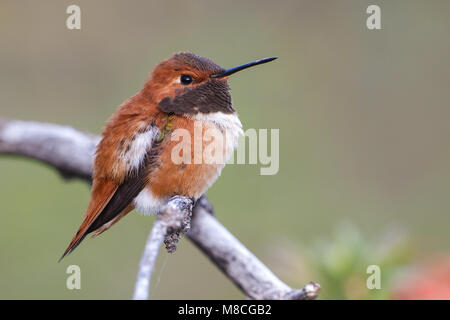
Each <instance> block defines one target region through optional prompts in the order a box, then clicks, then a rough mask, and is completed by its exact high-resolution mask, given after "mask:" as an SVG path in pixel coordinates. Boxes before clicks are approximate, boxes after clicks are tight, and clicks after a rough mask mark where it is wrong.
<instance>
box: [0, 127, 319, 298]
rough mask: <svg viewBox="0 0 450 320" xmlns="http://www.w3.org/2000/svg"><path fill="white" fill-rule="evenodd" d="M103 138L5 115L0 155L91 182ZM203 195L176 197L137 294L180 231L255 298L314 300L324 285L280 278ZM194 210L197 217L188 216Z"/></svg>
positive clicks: (155, 237) (148, 250) (148, 254)
mask: <svg viewBox="0 0 450 320" xmlns="http://www.w3.org/2000/svg"><path fill="white" fill-rule="evenodd" d="M98 141H99V138H98V137H97V136H93V135H90V134H87V133H83V132H81V131H78V130H76V129H73V128H71V127H67V126H60V125H55V124H49V123H39V122H29V121H17V120H5V119H0V154H10V155H21V156H25V157H30V158H34V159H37V160H40V161H42V162H44V163H46V164H48V165H50V166H52V167H54V168H56V169H57V170H58V171H59V172H60V173H61V174H62V175H63V176H64V177H65V178H75V177H78V178H81V179H84V180H86V181H90V179H91V172H92V163H93V155H94V151H95V146H96V144H97V143H98ZM210 208H211V205H210V204H209V203H208V202H207V200H206V199H205V198H201V199H200V200H199V201H198V202H197V204H196V205H195V207H194V209H193V214H192V201H191V200H190V199H188V198H185V197H174V198H172V199H171V201H169V203H168V204H167V205H166V207H165V209H164V210H163V212H162V214H160V215H159V216H158V217H157V219H156V222H155V225H154V227H153V229H152V232H151V233H150V235H149V238H148V240H147V244H146V246H145V250H144V254H143V256H142V259H141V263H140V265H139V273H138V279H137V282H136V290H135V293H134V298H135V299H146V298H147V297H148V288H149V283H150V276H151V272H152V269H153V267H154V262H155V260H156V257H157V254H158V251H159V247H160V246H161V244H162V242H163V241H165V243H166V248H167V249H168V251H169V252H173V251H175V249H176V243H177V241H178V237H179V236H180V234H183V233H186V235H187V237H189V239H190V240H191V241H192V242H193V243H194V244H195V245H196V246H197V247H198V248H199V249H200V250H202V251H203V252H204V254H205V255H206V256H208V257H209V259H210V260H211V261H212V262H213V263H214V264H215V265H216V266H217V267H218V268H219V269H220V270H222V271H223V272H224V273H225V275H226V276H227V277H228V278H229V279H230V280H231V281H233V282H234V283H235V284H236V285H237V286H238V287H239V288H240V289H241V290H242V291H243V292H244V293H245V295H246V296H247V297H249V298H251V299H295V300H304V299H315V298H316V297H317V295H318V293H319V290H320V286H319V285H318V284H316V283H314V282H311V283H309V284H307V285H306V286H305V287H304V288H302V289H300V290H294V289H292V288H290V287H289V286H288V285H286V284H285V283H283V282H282V281H281V280H279V279H278V278H277V277H276V276H275V275H274V274H273V273H272V272H271V271H270V270H269V269H268V268H267V267H266V266H265V265H264V264H263V263H262V262H261V261H259V260H258V258H256V257H255V256H254V255H253V254H252V253H251V252H250V251H249V250H248V249H246V248H245V247H244V246H243V245H242V244H241V243H240V242H239V241H238V240H237V239H236V238H235V237H234V236H233V235H232V234H231V233H230V232H229V231H228V230H227V229H226V228H225V227H224V226H222V225H221V224H220V222H219V221H218V220H217V219H216V218H214V217H213V216H212V214H211V212H210ZM191 214H192V221H190V230H189V231H188V229H189V220H190V217H191Z"/></svg>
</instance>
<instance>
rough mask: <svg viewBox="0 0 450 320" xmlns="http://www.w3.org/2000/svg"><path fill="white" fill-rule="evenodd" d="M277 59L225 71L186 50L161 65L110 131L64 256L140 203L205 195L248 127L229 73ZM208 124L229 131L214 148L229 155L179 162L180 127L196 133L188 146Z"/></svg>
mask: <svg viewBox="0 0 450 320" xmlns="http://www.w3.org/2000/svg"><path fill="white" fill-rule="evenodd" d="M275 59H276V57H271V58H265V59H261V60H257V61H254V62H250V63H247V64H243V65H240V66H237V67H234V68H230V69H224V68H222V67H220V66H219V65H217V64H216V63H214V62H213V61H211V60H210V59H207V58H204V57H201V56H198V55H195V54H193V53H189V52H179V53H175V54H174V55H172V56H171V57H170V58H168V59H166V60H164V61H162V62H160V63H158V64H157V65H156V66H155V68H154V69H153V71H152V72H151V73H150V76H149V78H148V79H147V81H146V82H145V84H144V86H143V87H142V89H141V90H140V91H139V92H138V93H136V94H135V95H134V96H132V97H131V98H129V99H127V100H126V101H125V102H123V103H122V105H120V107H119V108H118V110H117V111H116V112H115V113H114V114H113V115H112V116H111V118H110V119H109V120H108V122H107V124H106V125H105V127H104V129H103V132H102V134H101V140H100V142H99V143H98V145H97V148H96V152H95V160H94V164H93V176H92V178H93V179H92V188H91V197H90V202H89V204H88V207H87V209H86V212H85V214H84V220H83V222H82V223H81V226H80V227H79V229H78V231H77V232H76V234H75V236H74V237H73V239H72V241H71V242H70V244H69V246H68V247H67V249H66V250H65V252H64V254H63V255H62V257H61V259H63V258H64V257H65V256H66V255H68V254H69V253H71V252H72V251H73V250H74V249H75V248H76V247H77V246H78V245H79V244H80V243H81V242H82V241H83V239H84V238H85V237H86V236H87V235H88V234H90V233H93V237H95V236H98V235H99V234H101V233H103V232H104V231H106V230H108V229H109V228H110V227H111V226H112V225H114V224H115V223H117V222H118V221H119V220H120V219H121V218H123V217H124V216H125V215H126V214H128V213H129V212H130V211H132V210H133V209H136V211H138V212H140V213H141V214H145V215H147V214H157V213H158V212H159V211H160V210H161V208H162V207H163V206H164V204H165V203H167V201H168V200H169V199H170V198H171V197H173V196H175V195H179V196H185V197H189V198H192V199H193V200H194V201H196V200H197V199H199V198H200V196H202V195H203V194H204V193H205V192H206V190H207V189H208V188H209V187H210V186H211V185H212V184H213V183H214V182H215V181H216V179H217V178H218V177H219V175H220V173H221V171H222V169H223V167H224V166H225V162H226V160H227V159H228V158H229V157H230V156H231V155H232V153H233V152H234V149H235V148H236V147H237V140H238V137H239V135H240V134H242V132H243V131H242V124H241V122H240V120H239V118H238V115H237V112H236V110H235V109H234V107H233V104H232V101H231V95H230V88H229V85H228V82H227V81H228V78H229V76H231V75H232V74H234V73H236V72H238V71H241V70H244V69H247V68H250V67H253V66H256V65H260V64H263V63H267V62H270V61H273V60H275ZM198 124H200V125H201V127H200V131H198V130H197V127H198ZM208 129H214V130H216V131H219V132H222V133H224V132H225V131H226V133H227V135H226V141H225V142H224V143H222V144H220V143H219V144H217V145H216V146H218V150H215V151H214V152H217V154H222V155H223V157H224V161H222V162H217V163H214V162H211V163H209V162H207V161H200V162H199V161H194V162H192V161H182V162H180V161H174V156H173V155H174V152H173V151H174V150H175V148H178V149H180V146H179V140H180V135H179V134H178V133H179V132H183V133H188V135H191V137H193V139H190V138H191V137H188V138H189V139H185V140H187V141H184V145H183V146H184V147H185V146H186V145H187V147H191V146H192V144H193V142H192V141H193V140H194V142H195V139H198V138H196V137H194V135H195V134H196V133H198V132H200V135H202V134H203V133H204V132H205V131H206V130H208ZM211 140H213V139H211ZM205 148H206V147H205ZM202 152H203V150H202V148H196V147H195V145H194V148H187V149H184V148H181V151H180V152H179V154H182V159H185V160H191V159H192V158H197V159H198V158H199V157H198V156H200V159H202V154H200V155H199V153H202ZM61 259H60V260H61Z"/></svg>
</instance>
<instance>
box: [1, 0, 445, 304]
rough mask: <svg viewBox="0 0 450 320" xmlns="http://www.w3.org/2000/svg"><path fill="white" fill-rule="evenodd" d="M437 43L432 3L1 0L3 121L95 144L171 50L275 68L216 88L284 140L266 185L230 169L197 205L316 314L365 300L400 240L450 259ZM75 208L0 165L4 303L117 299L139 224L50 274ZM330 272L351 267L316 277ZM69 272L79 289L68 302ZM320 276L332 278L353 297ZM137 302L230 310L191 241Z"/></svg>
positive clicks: (438, 7) (250, 122)
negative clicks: (311, 286)
mask: <svg viewBox="0 0 450 320" xmlns="http://www.w3.org/2000/svg"><path fill="white" fill-rule="evenodd" d="M70 4H77V5H79V6H80V7H81V19H82V25H81V27H82V28H81V30H73V31H72V30H68V29H67V28H66V26H65V21H66V18H67V16H68V15H67V14H66V13H65V11H66V8H67V6H68V5H70ZM370 4H378V5H379V6H380V7H381V23H382V30H374V31H371V30H368V29H367V28H366V18H367V16H368V15H367V14H366V8H367V6H368V5H370ZM449 31H450V2H449V1H445V0H443V1H437V0H434V1H410V0H408V1H406V0H403V1H400V0H398V1H360V0H354V1H331V0H330V1H316V0H309V1H276V2H275V1H158V2H155V1H86V0H77V1H56V0H55V1H13V0H11V1H5V0H3V1H2V2H1V3H0V47H1V49H0V70H1V72H0V117H9V118H18V119H26V120H37V121H47V122H55V123H59V124H65V125H71V126H74V127H76V128H79V129H82V130H86V131H90V132H93V133H100V131H101V129H102V126H103V125H104V123H105V121H106V119H107V118H108V117H109V116H110V115H111V114H112V113H113V112H114V111H115V110H116V108H117V106H118V105H119V104H121V103H122V101H123V100H125V99H126V98H128V97H129V96H131V95H133V94H134V93H135V92H136V91H138V90H139V89H140V88H141V86H142V84H143V83H144V81H145V80H146V77H147V75H148V73H149V71H150V70H151V69H152V67H153V66H154V65H155V64H156V63H157V62H158V61H160V60H162V59H165V58H166V57H168V56H170V55H171V54H172V53H173V52H176V51H191V52H194V53H196V54H199V55H202V56H206V57H209V58H211V59H212V60H214V61H215V62H217V63H218V64H220V65H222V66H223V67H230V66H234V65H237V64H240V63H245V62H248V61H251V60H254V59H258V58H262V57H266V56H278V57H279V60H277V61H276V62H273V63H270V64H268V65H265V66H262V67H258V68H254V69H251V70H249V71H246V72H242V73H239V75H237V76H235V77H233V78H232V79H231V80H230V85H231V88H232V95H233V101H234V104H235V107H236V109H237V110H238V112H239V114H240V118H241V121H242V123H243V125H244V127H245V128H279V129H280V170H279V172H278V174H277V175H274V176H261V175H260V174H259V168H260V166H258V165H232V166H228V167H226V168H225V170H224V171H223V173H222V176H221V177H220V179H219V180H218V181H217V182H216V184H215V185H214V186H213V187H212V188H211V189H210V190H209V191H208V196H209V198H210V200H211V202H212V203H213V204H214V206H215V210H216V212H217V215H218V219H219V220H220V221H221V222H222V223H223V224H224V225H225V226H226V227H227V228H228V229H229V230H230V231H232V232H233V233H234V234H235V235H236V236H237V237H238V239H240V240H241V241H242V242H243V243H244V244H245V245H246V246H247V247H248V248H249V249H250V250H251V251H252V252H254V253H255V254H256V255H257V256H258V257H260V258H261V259H262V261H263V262H264V263H266V264H267V265H268V266H269V267H270V268H271V269H272V270H273V271H274V272H275V273H276V274H277V275H278V276H280V278H281V279H282V280H285V281H286V282H288V284H289V285H291V286H293V287H300V286H303V285H304V284H305V283H306V282H307V281H310V280H316V281H322V286H323V290H322V297H323V298H325V297H326V298H342V297H345V298H352V297H373V295H370V294H369V293H367V291H368V290H367V289H366V288H365V280H364V281H363V282H361V281H360V280H358V281H353V282H352V281H350V280H351V279H354V278H355V275H356V278H360V279H365V278H366V277H367V275H366V273H365V271H366V267H367V265H368V264H380V265H384V263H385V260H383V261H381V260H380V259H381V258H380V255H379V254H376V253H375V252H378V251H377V249H375V248H374V247H376V246H378V245H382V243H384V241H385V240H386V238H387V237H388V236H385V234H386V233H388V234H394V235H397V234H400V233H402V234H403V233H406V234H407V235H408V240H407V242H408V245H407V246H408V247H410V248H411V249H410V251H413V253H412V255H411V259H412V260H409V261H410V262H408V263H413V262H411V261H417V260H422V259H426V257H427V256H428V255H429V254H431V253H434V252H445V251H446V250H448V249H450V233H449V232H448V228H449V223H450V215H449V211H450V197H449V190H450V169H449V168H450V166H449V163H450V148H449V146H450V125H449V119H450V108H449V101H450V90H449V80H450V39H449ZM88 200H89V188H88V186H87V185H86V184H85V183H83V182H81V181H70V182H65V181H63V180H62V179H61V178H60V177H59V176H58V174H57V173H56V172H55V171H54V170H52V169H50V168H48V167H47V166H45V165H43V164H40V163H37V162H35V161H31V160H28V159H21V158H12V157H1V158H0V201H1V210H0V215H1V219H0V221H1V222H0V298H2V299H16V298H25V299H34V298H40V299H48V298H56V299H82V298H83V299H91V298H97V299H128V298H131V296H132V291H133V286H134V281H135V277H136V272H137V265H138V262H139V259H140V255H141V252H142V250H143V247H144V242H145V239H146V237H147V234H148V232H149V230H150V228H151V226H152V222H153V219H154V218H153V217H143V216H140V215H138V214H136V213H133V214H130V215H129V216H127V218H126V219H124V220H122V221H121V222H120V223H119V224H117V225H116V226H114V228H112V229H111V230H110V231H108V232H106V233H105V234H103V235H102V236H101V237H100V238H97V239H93V240H88V241H85V242H84V243H83V244H82V245H81V246H80V248H79V249H78V250H76V251H75V252H74V253H73V254H72V255H70V256H69V257H68V258H67V259H65V260H63V261H62V262H61V263H57V260H58V258H59V257H60V255H61V253H62V251H63V250H64V249H65V247H66V246H67V244H68V242H69V240H70V239H71V237H72V236H73V234H74V232H75V231H76V229H77V228H78V226H79V224H80V222H81V219H82V214H83V213H84V210H85V208H86V206H87V203H88ZM342 224H344V225H347V227H341V225H342ZM348 225H350V226H348ZM346 228H347V229H346ZM343 230H344V231H343ZM345 230H347V231H345ZM348 230H353V231H348ZM386 230H388V231H386ZM336 233H337V234H338V235H337V236H336V235H335V234H336ZM339 234H340V235H341V236H339ZM342 235H344V236H342ZM336 237H337V238H336ZM362 238H364V239H365V240H362ZM342 239H344V240H342ZM364 241H365V242H369V243H371V245H368V246H362V245H361V246H360V245H359V244H361V243H363V242H364ZM324 242H325V243H327V244H326V245H325V246H324V245H323V243H324ZM365 242H364V243H365ZM321 243H322V245H321ZM342 244H344V245H342ZM347 244H348V245H349V246H350V245H353V247H354V246H355V245H356V246H358V248H357V249H354V248H353V247H351V248H350V249H349V248H348V246H347ZM334 247H336V248H337V249H336V248H334ZM360 247H364V249H362V248H360ZM320 248H322V249H320ZM324 248H325V249H324ZM333 248H334V249H333ZM339 248H340V249H339ZM353 249H354V250H353ZM330 250H331V251H330ZM333 250H335V251H333ZM336 250H338V251H339V250H341V251H339V252H338V253H336ZM342 250H344V251H345V252H344V253H342ZM346 250H347V251H348V250H350V251H351V250H353V251H351V252H350V253H348V252H347V251H346ZM355 250H356V251H355ZM327 252H328V253H327ZM330 252H331V253H330ZM352 252H353V253H354V252H363V253H364V254H365V258H364V259H362V260H361V259H360V258H355V255H354V254H353V253H352ZM408 252H409V251H408ZM327 255H331V259H328V260H327V261H326V262H324V259H325V260H326V259H327V257H328V256H327ZM400 256H401V257H403V256H404V253H402V254H400ZM333 257H334V258H333ZM339 257H340V258H339ZM349 257H350V258H349ZM358 257H359V255H358ZM339 259H344V260H345V259H350V260H351V259H356V260H358V259H359V260H358V261H359V262H358V263H360V262H361V261H363V263H362V264H361V265H358V263H355V264H352V266H351V267H348V266H346V265H345V263H344V266H343V267H342V268H343V269H345V270H347V271H345V270H344V271H343V272H340V271H339V270H340V269H339V270H338V271H336V270H335V271H333V272H334V273H333V272H331V273H330V271H329V270H328V271H326V268H327V267H324V265H328V266H330V265H331V266H332V267H333V266H336V263H338V262H337V260H339ZM397 260H398V261H400V262H399V263H400V264H403V263H406V262H404V261H406V260H407V259H406V260H402V259H397ZM71 264H77V265H79V266H80V267H81V272H82V284H81V286H82V289H81V290H72V291H70V290H67V289H66V286H65V283H66V278H67V276H68V275H67V274H66V273H65V270H66V268H67V266H68V265H71ZM349 270H350V271H351V272H350V271H349ZM349 272H350V273H351V274H353V276H352V275H351V274H349ZM330 277H331V278H333V277H334V278H339V277H344V278H345V279H344V280H345V282H346V283H347V285H346V286H347V287H348V288H350V291H351V293H350V294H346V293H345V292H343V291H342V290H340V288H341V287H342V286H343V285H342V283H340V282H339V281H341V280H342V279H340V280H339V281H338V282H336V281H335V280H336V279H334V278H333V279H334V280H332V281H328V280H330ZM350 278H351V279H350ZM348 279H350V280H348ZM347 280H348V281H347ZM349 281H350V282H349ZM386 286H387V284H386V283H383V282H382V290H381V291H380V292H381V294H380V295H379V296H381V297H386V296H388V295H389V292H388V291H387V290H388V289H389V288H388V287H386ZM351 288H355V289H354V290H353V289H351ZM151 290H152V293H151V298H152V299H172V298H174V299H185V298H189V299H198V298H203V299H215V298H223V299H229V298H239V299H240V298H242V297H243V296H242V294H241V292H240V291H238V290H237V289H236V288H235V287H234V286H233V284H232V283H231V282H230V281H228V280H227V279H226V278H225V277H224V276H223V275H222V274H221V273H220V271H219V270H218V269H216V268H215V267H214V266H213V265H212V264H211V263H210V262H209V260H208V259H207V258H206V257H204V256H203V255H202V254H201V253H200V252H199V251H198V250H197V249H196V248H195V247H194V246H193V245H192V244H191V243H190V242H189V241H188V240H187V239H185V240H183V241H182V242H181V244H180V246H179V248H178V250H177V252H176V253H175V254H174V255H169V254H167V253H165V252H164V251H161V255H160V258H159V260H158V267H157V269H156V271H155V273H154V276H153V284H152V287H151ZM355 292H361V294H360V295H358V294H354V293H355Z"/></svg>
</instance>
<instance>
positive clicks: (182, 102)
mask: <svg viewBox="0 0 450 320" xmlns="http://www.w3.org/2000/svg"><path fill="white" fill-rule="evenodd" d="M275 59H276V58H266V59H262V60H258V61H255V62H251V63H247V64H244V65H241V66H238V67H235V68H230V69H224V68H222V67H220V66H219V65H217V64H216V63H214V62H213V61H211V60H209V59H207V58H204V57H200V56H197V55H195V54H192V53H188V52H180V53H176V54H174V55H173V56H172V57H170V58H169V59H167V60H164V61H162V62H160V63H159V64H158V65H157V66H156V67H155V68H154V70H153V71H152V73H151V76H150V78H149V80H148V81H147V83H146V84H145V86H144V89H143V90H144V93H145V94H147V95H149V96H150V97H151V98H152V100H153V101H155V102H156V103H157V105H158V108H160V109H161V110H162V111H164V112H166V113H173V114H177V115H195V114H197V113H212V112H223V113H233V112H234V111H235V110H234V108H233V105H232V103H231V95H230V88H229V86H228V83H227V80H228V77H229V76H230V75H232V74H234V73H236V72H238V71H241V70H243V69H246V68H249V67H252V66H255V65H258V64H262V63H266V62H269V61H272V60H275Z"/></svg>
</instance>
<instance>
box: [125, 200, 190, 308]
mask: <svg viewBox="0 0 450 320" xmlns="http://www.w3.org/2000/svg"><path fill="white" fill-rule="evenodd" d="M192 205H193V201H192V199H190V198H186V197H180V196H176V197H173V198H171V199H170V200H169V202H168V203H167V204H166V205H165V206H164V208H163V209H162V210H161V212H160V213H159V214H158V216H157V217H156V220H155V223H154V225H153V228H152V231H151V232H150V235H149V236H148V239H147V243H146V245H145V249H144V253H143V255H142V258H141V262H140V263H139V272H138V276H137V279H136V286H135V288H134V295H133V299H134V300H147V299H148V296H149V288H150V278H151V275H152V272H153V268H154V266H155V262H156V258H157V257H158V251H159V247H160V246H161V244H162V242H163V241H164V242H165V244H166V249H167V251H168V252H169V253H173V252H175V250H176V248H177V243H178V239H179V236H180V233H185V232H186V231H188V230H189V228H190V224H191V215H192Z"/></svg>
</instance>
